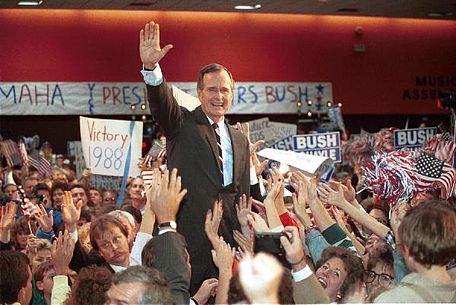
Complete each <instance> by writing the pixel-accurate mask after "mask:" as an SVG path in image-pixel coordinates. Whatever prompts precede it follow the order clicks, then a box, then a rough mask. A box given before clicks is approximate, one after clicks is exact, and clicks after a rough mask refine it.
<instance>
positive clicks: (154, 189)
mask: <svg viewBox="0 0 456 305" xmlns="http://www.w3.org/2000/svg"><path fill="white" fill-rule="evenodd" d="M161 178H162V174H161V172H160V170H159V169H158V168H156V169H154V173H153V174H152V183H151V184H150V185H149V188H148V189H147V190H146V206H145V209H144V215H143V219H142V222H141V227H140V228H139V232H142V233H147V234H150V235H152V231H153V229H154V224H155V214H154V213H153V212H152V208H151V202H152V201H153V200H155V198H156V196H157V194H158V188H159V187H160V182H161Z"/></svg>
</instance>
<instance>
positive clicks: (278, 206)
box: [264, 168, 287, 229]
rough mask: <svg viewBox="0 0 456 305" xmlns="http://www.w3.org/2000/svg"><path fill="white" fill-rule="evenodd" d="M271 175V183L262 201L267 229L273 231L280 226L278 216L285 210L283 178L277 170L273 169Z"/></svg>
mask: <svg viewBox="0 0 456 305" xmlns="http://www.w3.org/2000/svg"><path fill="white" fill-rule="evenodd" d="M271 173H272V180H273V183H272V187H271V189H270V191H269V192H268V195H267V196H266V198H265V199H264V207H265V209H266V216H267V220H268V223H269V227H270V228H271V229H273V228H279V227H281V226H282V222H281V221H280V218H279V215H280V214H283V213H286V212H287V209H286V208H285V202H284V200H283V192H284V187H285V185H284V178H283V176H282V174H280V172H279V171H278V169H277V168H273V169H272V171H271Z"/></svg>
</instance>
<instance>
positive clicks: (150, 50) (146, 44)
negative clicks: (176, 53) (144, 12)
mask: <svg viewBox="0 0 456 305" xmlns="http://www.w3.org/2000/svg"><path fill="white" fill-rule="evenodd" d="M172 48H173V45H171V44H167V45H166V46H164V47H163V48H161V47H160V26H159V24H158V23H155V22H154V21H151V22H149V23H147V24H146V25H145V26H144V29H141V31H140V33H139V55H140V57H141V61H142V63H143V65H144V67H145V68H147V69H154V68H155V66H156V65H157V64H158V62H159V61H160V60H161V59H162V58H163V57H165V55H166V53H168V51H169V50H171V49H172Z"/></svg>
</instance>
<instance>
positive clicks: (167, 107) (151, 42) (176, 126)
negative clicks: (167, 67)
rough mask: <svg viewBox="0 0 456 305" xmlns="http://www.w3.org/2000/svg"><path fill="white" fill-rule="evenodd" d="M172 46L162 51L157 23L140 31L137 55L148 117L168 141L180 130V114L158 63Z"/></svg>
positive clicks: (148, 25)
mask: <svg viewBox="0 0 456 305" xmlns="http://www.w3.org/2000/svg"><path fill="white" fill-rule="evenodd" d="M172 47H173V46H172V45H170V44H168V45H166V46H165V47H163V48H162V47H161V46H160V26H159V25H158V24H157V23H155V22H153V21H152V22H150V23H147V24H146V25H145V26H144V29H141V31H140V34H139V54H140V57H141V61H142V63H143V66H144V69H143V70H142V71H141V73H142V74H143V76H144V81H145V83H146V85H147V86H146V87H147V101H148V103H149V108H150V111H151V114H152V115H153V116H154V118H155V119H156V120H157V122H158V124H159V125H160V127H161V128H162V129H163V131H164V133H165V135H166V137H167V138H168V139H172V138H173V137H174V136H175V135H176V134H177V133H178V132H179V131H180V129H181V127H182V111H181V109H180V107H179V105H178V104H177V102H176V99H175V98H174V97H173V94H172V93H171V90H170V88H169V87H168V86H167V84H166V81H165V80H164V77H163V74H162V72H161V69H160V65H159V64H158V63H159V61H160V60H161V59H162V58H163V57H164V56H165V55H166V54H167V53H168V52H169V50H171V48H172Z"/></svg>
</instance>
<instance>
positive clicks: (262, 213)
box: [252, 198, 267, 219]
mask: <svg viewBox="0 0 456 305" xmlns="http://www.w3.org/2000/svg"><path fill="white" fill-rule="evenodd" d="M252 206H253V207H255V209H256V210H257V211H258V214H259V215H260V216H261V217H262V218H263V219H267V217H266V208H265V206H264V203H263V202H261V201H258V200H256V199H254V198H252Z"/></svg>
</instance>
